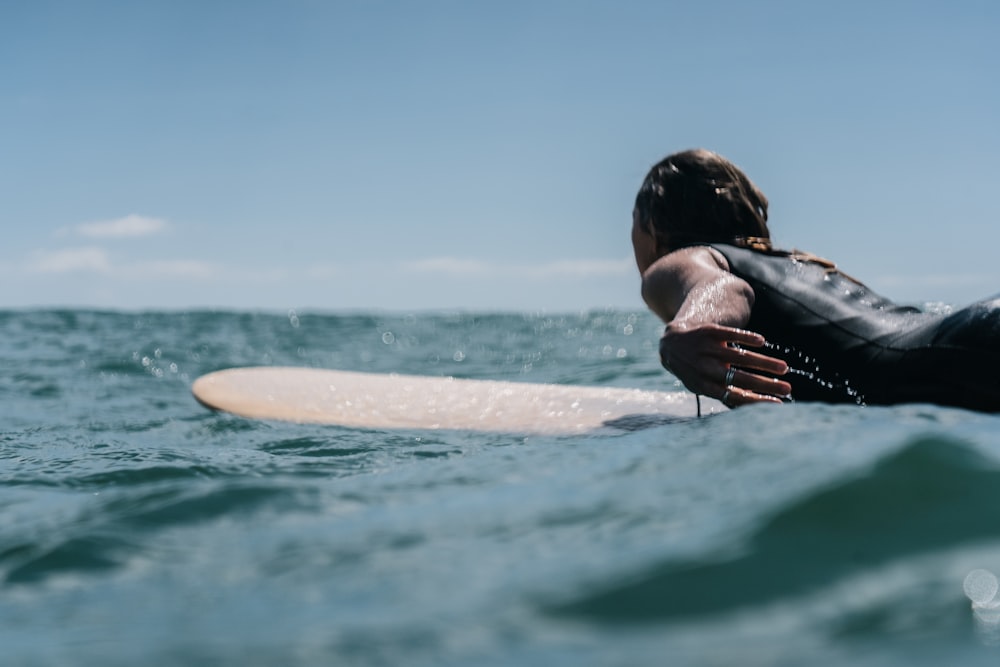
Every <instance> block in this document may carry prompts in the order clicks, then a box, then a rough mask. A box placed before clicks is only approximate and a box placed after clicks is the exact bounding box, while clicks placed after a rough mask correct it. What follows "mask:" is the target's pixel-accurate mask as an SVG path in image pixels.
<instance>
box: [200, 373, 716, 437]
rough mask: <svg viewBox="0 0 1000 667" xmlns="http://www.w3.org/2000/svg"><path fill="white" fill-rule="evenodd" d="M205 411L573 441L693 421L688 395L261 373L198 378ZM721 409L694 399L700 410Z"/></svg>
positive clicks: (442, 379) (372, 376) (394, 377)
mask: <svg viewBox="0 0 1000 667" xmlns="http://www.w3.org/2000/svg"><path fill="white" fill-rule="evenodd" d="M191 391H192V392H193V393H194V396H195V398H196V399H197V400H198V401H199V402H201V403H202V404H203V405H205V406H207V407H209V408H211V409H213V410H220V411H224V412H228V413H231V414H234V415H239V416H241V417H248V418H251V419H265V420H276V421H289V422H299V423H308V424H331V425H337V426H345V427H354V428H365V429H417V430H425V429H426V430H438V429H447V430H462V431H466V430H467V431H481V432H497V433H525V434H572V433H586V432H590V431H600V430H608V429H610V430H619V431H630V430H636V429H639V428H645V427H648V426H652V425H656V424H660V423H665V422H670V421H677V420H682V419H690V418H693V417H695V416H696V415H697V406H696V403H695V397H694V394H691V393H688V392H667V391H645V390H641V389H625V388H618V387H587V386H575V385H557V384H531V383H524V382H509V381H491V380H467V379H459V378H453V377H431V376H417V375H396V374H378V373H359V372H352V371H340V370H327V369H320V368H294V367H279V366H263V367H250V368H231V369H226V370H221V371H216V372H214V373H209V374H207V375H203V376H202V377H200V378H198V379H197V380H195V382H194V384H193V385H192V387H191ZM725 410H726V408H725V407H724V406H723V405H722V404H721V403H719V402H718V401H714V400H712V399H706V398H702V399H701V413H702V414H703V415H704V414H709V413H713V412H722V411H725Z"/></svg>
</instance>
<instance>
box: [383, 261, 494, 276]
mask: <svg viewBox="0 0 1000 667" xmlns="http://www.w3.org/2000/svg"><path fill="white" fill-rule="evenodd" d="M403 268H404V269H405V270H407V271H413V272H416V273H444V274H449V275H461V276H468V275H474V274H486V273H497V272H498V270H499V268H500V267H498V266H497V265H495V264H491V263H490V262H484V261H481V260H477V259H460V258H458V257H429V258H427V259H418V260H414V261H412V262H405V263H404V264H403Z"/></svg>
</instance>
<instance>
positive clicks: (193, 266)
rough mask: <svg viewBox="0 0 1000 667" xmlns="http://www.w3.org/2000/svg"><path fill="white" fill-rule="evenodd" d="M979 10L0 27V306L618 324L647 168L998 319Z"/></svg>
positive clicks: (994, 60) (217, 11)
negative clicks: (689, 179)
mask: <svg viewBox="0 0 1000 667" xmlns="http://www.w3.org/2000/svg"><path fill="white" fill-rule="evenodd" d="M998 32H1000V4H998V3H995V2H992V1H989V0H979V1H976V0H968V1H965V2H956V3H942V2H922V1H919V0H914V1H910V2H903V1H895V2H894V1H889V0H886V1H866V2H858V1H854V0H847V1H842V2H837V3H819V2H799V1H795V0H787V1H782V2H779V1H761V2H732V1H726V0H722V1H719V2H712V3H703V2H694V1H691V2H670V1H645V0H614V1H613V0H608V1H606V2H598V1H587V0H533V1H521V0H510V1H507V2H503V3H486V2H475V1H472V0H464V1H458V0H455V1H445V0H426V1H423V2H402V1H399V2H389V1H385V0H383V1H379V0H372V1H369V2H362V1H360V0H358V1H353V2H349V1H347V0H344V1H340V2H335V1H330V2H320V1H307V0H284V1H277V0H275V1H273V2H252V1H241V2H237V1H235V0H234V1H232V2H223V1H221V0H220V1H217V2H203V1H198V2H186V1H183V0H165V1H162V2H156V1H147V2H126V1H122V2H101V1H99V0H93V1H90V2H48V1H46V0H38V1H34V2H24V3H3V4H2V5H0V123H2V126H3V128H4V130H3V131H2V132H0V155H2V157H0V182H2V183H3V188H2V192H3V196H2V197H0V224H2V229H3V230H4V231H5V236H6V238H5V243H3V244H2V245H0V307H26V306H45V305H60V306H98V307H112V308H129V309H131V308H184V307H203V306H211V307H225V308H253V309H257V308H259V309H287V308H296V309H321V310H332V311H335V310H357V309H378V310H401V311H411V310H425V309H453V308H460V309H470V310H536V309H547V310H552V311H559V310H577V309H581V308H589V307H604V306H616V307H626V308H631V307H641V301H640V299H639V297H638V277H637V275H636V273H635V268H634V265H633V263H632V259H631V248H630V246H629V225H630V223H631V220H630V213H631V206H632V201H633V198H634V195H635V191H636V189H637V188H638V186H639V183H640V182H641V180H642V177H643V175H644V174H645V172H646V170H647V169H648V168H649V166H650V165H651V164H653V163H654V162H656V161H657V160H659V159H660V158H661V157H662V156H663V155H665V154H667V153H669V152H672V151H675V150H679V149H683V148H689V147H694V146H703V147H706V148H710V149H713V150H716V151H719V152H721V153H723V154H724V155H726V156H728V157H730V158H731V159H733V160H734V161H735V162H737V164H739V165H741V166H742V167H743V168H744V169H745V170H746V171H747V172H748V173H749V174H750V176H751V178H753V179H754V180H755V182H756V183H757V184H758V185H759V186H760V187H761V189H763V190H764V192H765V193H766V194H767V195H768V197H769V198H770V200H771V228H772V233H773V235H774V237H775V240H776V241H777V242H778V244H779V245H782V246H786V247H790V246H795V247H799V248H803V249H808V250H810V251H813V252H816V253H818V254H822V255H825V256H827V257H829V258H831V259H834V260H836V261H837V262H838V263H839V264H840V265H841V267H842V268H844V269H845V270H847V271H848V272H850V273H852V274H854V275H856V276H857V277H859V278H861V279H863V280H865V281H866V282H868V283H869V284H870V285H871V286H872V287H873V288H875V289H877V290H879V291H881V292H883V293H885V294H886V295H887V296H890V297H893V298H896V299H898V300H901V301H945V302H949V303H960V302H963V301H969V300H972V299H975V298H981V297H984V296H987V295H990V294H993V293H997V292H1000V263H998V262H997V260H996V259H995V255H996V254H997V249H998V248H1000V229H998V228H1000V196H998V195H1000V187H998V182H1000V161H998V160H997V156H998V155H1000V129H998V119H1000V86H998V85H997V83H996V78H997V74H996V73H997V70H998V69H1000V68H998V65H1000V46H998V44H1000V42H998V40H997V37H996V36H997V34H998Z"/></svg>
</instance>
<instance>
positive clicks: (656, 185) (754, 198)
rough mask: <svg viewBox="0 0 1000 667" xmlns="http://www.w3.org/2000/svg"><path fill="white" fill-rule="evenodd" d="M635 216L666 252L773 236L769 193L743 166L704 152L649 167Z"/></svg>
mask: <svg viewBox="0 0 1000 667" xmlns="http://www.w3.org/2000/svg"><path fill="white" fill-rule="evenodd" d="M634 218H635V220H634V224H635V225H636V226H637V228H638V229H639V231H640V232H645V233H648V234H650V235H652V238H653V239H654V240H655V246H656V247H657V248H658V249H659V252H660V253H661V254H665V253H667V252H670V251H671V250H676V249H677V248H680V247H682V246H685V245H688V244H691V243H734V242H739V241H740V240H741V239H747V238H761V239H767V238H770V232H769V231H768V229H767V197H765V196H764V193H762V192H761V191H760V190H758V189H757V186H756V185H754V184H753V182H752V181H751V180H750V179H749V178H747V176H746V174H744V173H743V172H742V171H740V169H739V167H737V166H736V165H734V164H733V163H732V162H730V161H729V160H727V159H726V158H724V157H722V156H721V155H718V154H716V153H713V152H711V151H707V150H703V149H695V150H688V151H682V152H680V153H674V154H673V155H669V156H667V157H666V158H664V159H663V160H662V161H660V162H659V163H658V164H657V165H656V166H654V167H653V168H652V169H650V171H649V174H648V175H647V176H646V180H644V181H643V183H642V187H641V188H639V193H638V194H637V195H636V198H635V214H634ZM634 234H635V231H634V232H633V240H634Z"/></svg>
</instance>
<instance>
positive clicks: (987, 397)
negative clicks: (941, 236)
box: [632, 150, 1000, 411]
mask: <svg viewBox="0 0 1000 667" xmlns="http://www.w3.org/2000/svg"><path fill="white" fill-rule="evenodd" d="M632 245H633V248H634V250H635V259H636V264H637V265H638V267H639V272H640V273H641V274H642V296H643V299H644V300H645V302H646V303H647V305H648V306H649V307H650V309H651V310H652V311H653V312H654V313H656V314H657V315H659V316H660V318H662V319H663V321H664V322H666V323H667V326H666V330H665V332H664V334H663V338H662V339H661V341H660V357H661V360H662V362H663V365H664V366H665V367H666V368H667V370H669V371H671V372H672V373H673V374H674V375H676V376H677V377H678V378H679V379H680V380H681V381H682V382H683V383H684V385H685V386H686V387H687V388H688V389H690V390H691V391H693V392H695V393H697V394H704V395H706V396H712V397H715V398H719V399H720V400H722V402H723V403H726V404H727V405H729V406H733V407H735V406H738V405H743V404H747V403H756V402H782V401H786V400H790V399H794V400H800V401H824V402H829V403H857V404H871V405H891V404H896V403H911V402H926V403H937V404H940V405H951V406H959V407H965V408H971V409H975V410H985V411H1000V351H998V350H997V349H996V348H997V347H998V344H1000V300H991V301H986V302H980V303H977V304H974V305H972V306H970V307H968V308H966V309H963V310H960V311H958V312H956V313H954V314H951V315H945V314H935V313H925V312H921V311H920V310H918V309H916V308H910V307H902V306H897V305H895V304H893V303H892V302H890V301H888V300H887V299H884V298H882V297H880V296H878V295H877V294H875V293H873V292H872V291H871V290H869V289H868V288H867V287H866V286H865V285H863V284H861V283H859V282H858V281H856V280H854V279H853V278H851V277H850V276H847V275H846V274H843V273H841V272H840V271H838V270H837V268H836V266H834V265H833V264H832V263H830V262H828V261H826V260H823V259H820V258H819V257H816V256H815V255H810V254H808V253H802V252H798V251H791V252H787V251H781V250H775V249H773V248H772V246H771V241H770V232H769V231H768V228H767V198H766V197H764V195H763V193H761V191H760V190H758V189H757V187H756V186H755V185H754V184H753V183H752V182H751V181H750V179H749V178H747V176H746V175H745V174H744V173H743V172H742V171H740V170H739V168H737V167H736V166H735V165H734V164H732V163H731V162H729V161H728V160H726V159H725V158H723V157H722V156H720V155H717V154H715V153H712V152H710V151H706V150H690V151H683V152H680V153H676V154H674V155H670V156H668V157H667V158H665V159H664V160H663V161H661V162H660V163H659V164H657V165H656V166H654V167H653V168H652V169H651V170H650V172H649V175H648V176H647V177H646V180H645V181H644V182H643V184H642V187H641V188H640V190H639V193H638V195H637V196H636V202H635V209H634V211H633V220H632ZM748 348H753V349H748ZM755 350H757V351H755Z"/></svg>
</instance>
